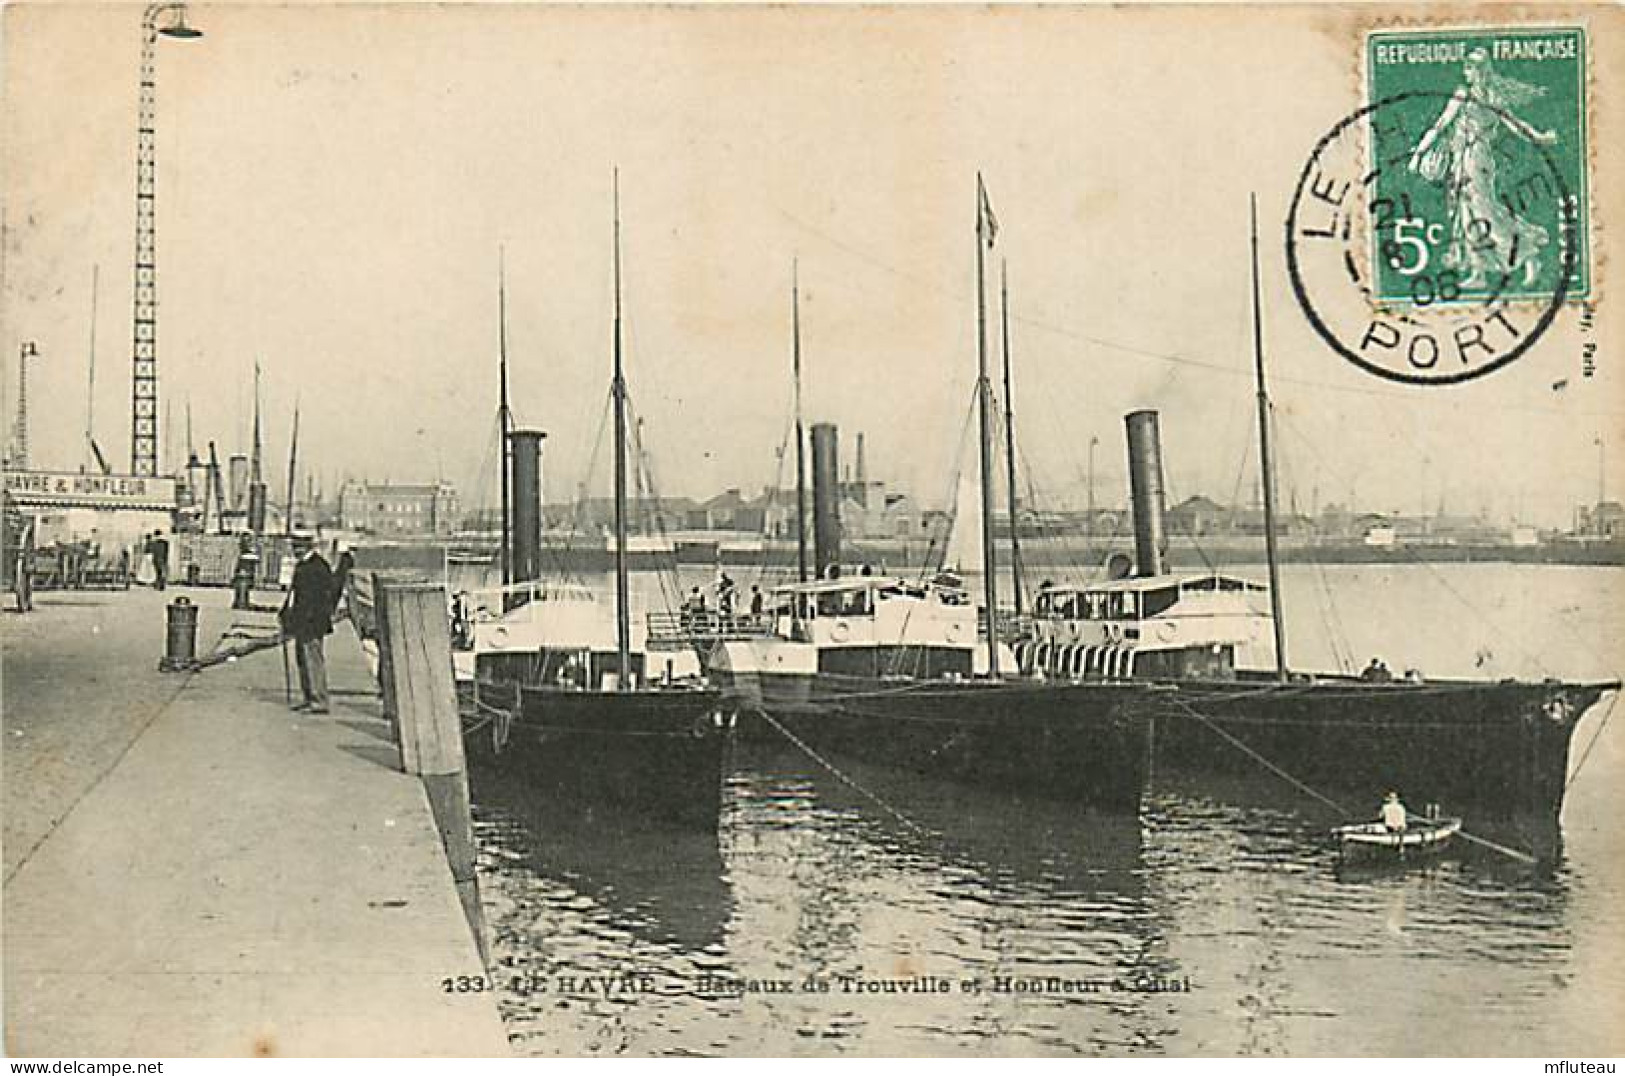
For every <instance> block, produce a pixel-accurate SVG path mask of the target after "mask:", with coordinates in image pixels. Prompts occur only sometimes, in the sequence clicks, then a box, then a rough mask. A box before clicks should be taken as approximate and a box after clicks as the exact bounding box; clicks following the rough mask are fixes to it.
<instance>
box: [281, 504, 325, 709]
mask: <svg viewBox="0 0 1625 1076" xmlns="http://www.w3.org/2000/svg"><path fill="white" fill-rule="evenodd" d="M293 548H294V552H295V554H297V555H298V557H299V564H298V566H297V567H295V568H294V570H293V589H292V590H291V592H290V593H289V594H288V601H287V603H286V604H285V605H283V607H282V630H283V632H284V633H285V634H286V635H287V636H288V637H289V638H291V639H292V640H293V642H294V653H295V655H296V656H297V657H298V659H299V687H300V688H301V689H302V690H303V691H304V696H305V698H304V701H303V702H301V703H299V704H298V705H297V706H295V707H294V709H295V710H301V711H304V710H308V711H309V712H310V713H313V714H325V713H327V706H328V700H327V657H326V655H325V654H324V653H323V652H322V640H323V639H325V638H327V636H328V635H329V634H330V633H331V632H332V631H333V571H332V569H331V568H329V567H328V566H327V561H325V560H323V559H322V555H321V554H320V553H318V552H317V551H316V546H315V543H314V542H312V541H311V540H310V538H308V537H305V536H299V537H295V538H294V543H293Z"/></svg>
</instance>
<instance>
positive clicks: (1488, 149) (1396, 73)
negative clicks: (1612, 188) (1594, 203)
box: [1365, 27, 1591, 307]
mask: <svg viewBox="0 0 1625 1076" xmlns="http://www.w3.org/2000/svg"><path fill="white" fill-rule="evenodd" d="M1365 60H1366V88H1367V93H1368V107H1369V108H1370V110H1371V111H1370V119H1369V124H1370V143H1369V146H1370V163H1371V166H1372V173H1371V182H1370V191H1369V193H1370V202H1369V205H1370V217H1369V236H1370V257H1371V260H1370V267H1371V279H1370V287H1371V289H1372V297H1373V298H1374V299H1375V300H1377V301H1378V302H1379V303H1383V304H1398V305H1408V306H1412V307H1415V306H1427V305H1431V304H1436V303H1437V304H1446V303H1495V302H1500V301H1502V300H1519V299H1526V300H1550V301H1556V302H1563V301H1566V300H1570V299H1583V298H1586V297H1587V296H1589V295H1590V293H1591V268H1590V250H1589V245H1588V244H1589V235H1590V227H1589V224H1590V206H1589V199H1588V194H1589V192H1588V189H1587V184H1586V180H1587V176H1586V171H1587V162H1588V159H1589V158H1588V155H1587V146H1586V39H1585V31H1584V30H1582V29H1580V28H1577V27H1574V28H1568V27H1563V28H1555V27H1516V28H1503V29H1458V30H1444V29H1428V30H1404V31H1392V32H1389V31H1384V32H1378V33H1373V34H1371V35H1369V36H1368V38H1367V40H1366V56H1365ZM1569 244H1573V246H1574V249H1573V250H1569V249H1566V247H1567V245H1569Z"/></svg>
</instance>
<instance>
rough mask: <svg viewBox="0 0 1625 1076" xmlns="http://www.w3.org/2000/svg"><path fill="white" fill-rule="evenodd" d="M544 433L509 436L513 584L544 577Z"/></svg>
mask: <svg viewBox="0 0 1625 1076" xmlns="http://www.w3.org/2000/svg"><path fill="white" fill-rule="evenodd" d="M546 436H547V434H545V433H543V432H542V431H541V430H513V431H511V432H509V434H508V442H509V453H510V459H511V466H512V488H513V509H512V511H513V539H512V541H513V559H512V564H513V581H514V582H516V583H528V582H530V581H531V580H533V579H538V578H540V577H541V574H542V439H543V438H544V437H546Z"/></svg>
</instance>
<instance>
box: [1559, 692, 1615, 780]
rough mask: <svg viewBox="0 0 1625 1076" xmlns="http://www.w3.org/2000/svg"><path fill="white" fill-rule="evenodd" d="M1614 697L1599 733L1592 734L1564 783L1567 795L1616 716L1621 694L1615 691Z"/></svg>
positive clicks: (1603, 716) (1604, 713) (1600, 725)
mask: <svg viewBox="0 0 1625 1076" xmlns="http://www.w3.org/2000/svg"><path fill="white" fill-rule="evenodd" d="M1613 695H1614V697H1613V698H1611V699H1609V700H1608V709H1606V710H1604V711H1603V714H1602V722H1601V723H1600V724H1598V725H1597V731H1595V732H1593V733H1592V734H1591V739H1589V740H1587V741H1586V746H1585V750H1584V751H1581V752H1580V761H1579V762H1576V763H1575V764H1574V772H1573V773H1571V774H1569V779H1568V780H1567V781H1565V782H1563V791H1564V792H1565V793H1567V792H1568V790H1569V789H1570V788H1571V787H1573V785H1574V782H1575V781H1576V780H1578V779H1579V777H1580V771H1581V770H1582V769H1584V768H1585V764H1586V760H1587V759H1589V758H1590V757H1591V749H1592V748H1593V747H1596V746H1597V741H1598V740H1600V739H1601V738H1602V732H1603V729H1606V728H1607V727H1608V719H1609V718H1610V717H1613V716H1614V704H1615V703H1616V702H1618V701H1619V692H1618V691H1615V692H1614V693H1613Z"/></svg>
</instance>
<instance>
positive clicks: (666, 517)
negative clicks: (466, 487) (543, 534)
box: [497, 497, 695, 536]
mask: <svg viewBox="0 0 1625 1076" xmlns="http://www.w3.org/2000/svg"><path fill="white" fill-rule="evenodd" d="M694 508H695V503H694V501H692V500H691V499H689V498H687V497H641V498H637V497H628V498H627V505H626V531H627V533H628V534H639V535H656V536H658V535H662V534H675V533H676V532H678V531H682V530H687V529H688V520H689V514H690V513H691V512H693V510H694ZM497 522H498V525H499V526H500V525H501V520H500V518H499V519H498V521H497ZM542 525H543V526H545V527H546V528H547V529H548V530H552V531H569V532H574V533H578V534H610V533H613V532H614V530H615V499H614V498H613V497H581V498H578V499H577V500H574V501H570V502H568V503H560V502H556V503H553V504H548V505H543V506H542Z"/></svg>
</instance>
